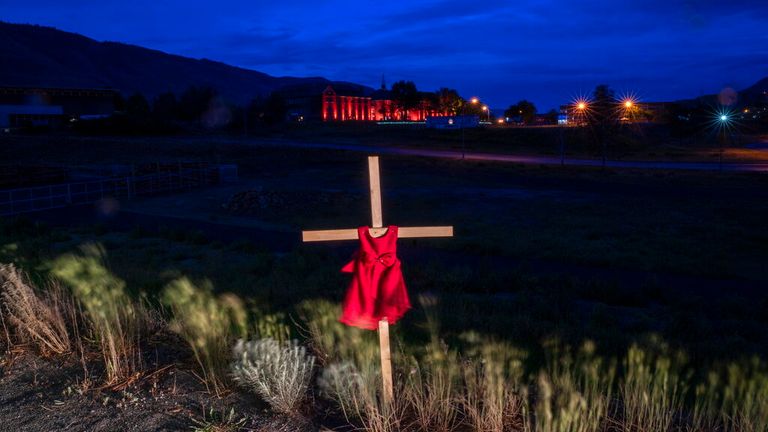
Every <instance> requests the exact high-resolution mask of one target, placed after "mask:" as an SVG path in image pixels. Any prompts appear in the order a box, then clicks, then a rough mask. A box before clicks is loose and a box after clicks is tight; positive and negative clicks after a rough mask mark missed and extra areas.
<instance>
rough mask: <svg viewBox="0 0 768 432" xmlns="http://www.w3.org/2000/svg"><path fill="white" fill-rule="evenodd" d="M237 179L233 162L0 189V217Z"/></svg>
mask: <svg viewBox="0 0 768 432" xmlns="http://www.w3.org/2000/svg"><path fill="white" fill-rule="evenodd" d="M236 179H237V166H236V165H219V166H211V167H206V168H196V169H180V170H178V171H177V172H162V173H157V174H149V175H142V176H127V177H116V178H106V179H101V180H94V181H87V182H77V183H66V184H58V185H50V186H36V187H28V188H19V189H8V190H0V216H10V215H15V214H19V213H27V212H34V211H39V210H48V209H54V208H61V207H67V206H70V205H77V204H90V203H95V202H98V201H100V200H102V199H105V198H122V199H130V198H133V197H136V196H152V195H161V194H167V193H173V192H179V191H183V190H189V189H196V188H200V187H205V186H212V185H217V184H221V183H227V182H230V181H233V180H236Z"/></svg>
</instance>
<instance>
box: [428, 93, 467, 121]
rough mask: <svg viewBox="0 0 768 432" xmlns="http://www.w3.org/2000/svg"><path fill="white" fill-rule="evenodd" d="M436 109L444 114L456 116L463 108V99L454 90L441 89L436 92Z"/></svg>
mask: <svg viewBox="0 0 768 432" xmlns="http://www.w3.org/2000/svg"><path fill="white" fill-rule="evenodd" d="M435 95H436V96H437V109H438V111H440V112H443V113H446V114H454V115H455V114H458V113H459V112H460V111H461V108H462V107H463V106H464V99H462V98H461V96H459V92H457V91H456V90H454V89H451V88H446V87H443V88H441V89H440V90H438V91H437V92H435Z"/></svg>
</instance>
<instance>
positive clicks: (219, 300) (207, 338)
mask: <svg viewBox="0 0 768 432" xmlns="http://www.w3.org/2000/svg"><path fill="white" fill-rule="evenodd" d="M162 301H163V303H164V304H165V305H166V306H168V307H170V308H171V311H172V312H173V319H172V320H171V322H170V328H171V330H173V331H174V332H176V333H178V334H179V335H180V336H181V337H182V338H183V339H184V340H185V341H186V342H187V344H189V346H190V348H192V352H193V354H194V356H195V360H196V361H197V363H198V365H199V366H200V370H201V372H202V374H203V375H202V379H203V381H204V382H205V385H206V388H208V390H209V391H210V390H211V389H213V390H214V391H215V392H216V393H217V394H218V393H219V391H220V390H221V389H223V388H224V387H225V386H226V382H225V377H226V370H227V367H228V365H229V360H230V347H231V345H232V343H233V342H234V340H235V339H236V338H238V337H245V336H246V333H247V331H246V328H247V313H246V312H245V308H244V307H243V304H242V301H240V299H239V298H238V297H237V296H234V295H232V294H225V295H222V296H219V297H216V296H214V294H213V287H212V285H211V283H210V282H208V281H205V282H203V283H202V285H201V286H199V287H198V286H196V285H195V284H193V283H192V282H191V281H190V280H189V279H187V278H181V279H177V280H175V281H173V282H171V283H170V284H169V285H168V286H167V287H165V289H164V290H163V293H162Z"/></svg>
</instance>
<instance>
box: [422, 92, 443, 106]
mask: <svg viewBox="0 0 768 432" xmlns="http://www.w3.org/2000/svg"><path fill="white" fill-rule="evenodd" d="M419 107H420V108H423V109H425V110H427V111H439V110H440V100H439V99H438V97H437V94H436V93H434V92H419Z"/></svg>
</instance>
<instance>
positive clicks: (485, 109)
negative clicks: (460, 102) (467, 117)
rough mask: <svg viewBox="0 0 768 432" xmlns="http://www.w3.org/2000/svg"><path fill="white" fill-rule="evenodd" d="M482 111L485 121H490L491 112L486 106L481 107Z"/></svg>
mask: <svg viewBox="0 0 768 432" xmlns="http://www.w3.org/2000/svg"><path fill="white" fill-rule="evenodd" d="M483 111H485V116H486V119H487V120H488V121H491V111H490V110H489V109H488V105H483Z"/></svg>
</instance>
